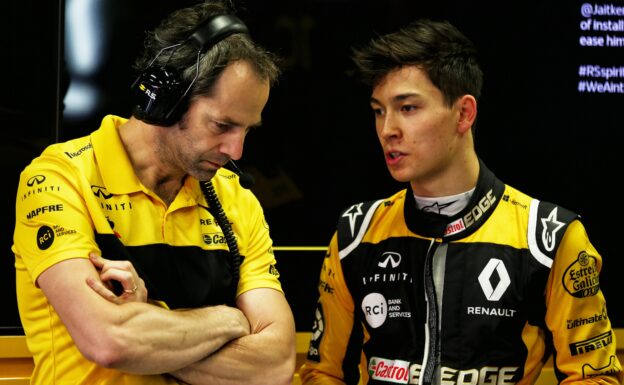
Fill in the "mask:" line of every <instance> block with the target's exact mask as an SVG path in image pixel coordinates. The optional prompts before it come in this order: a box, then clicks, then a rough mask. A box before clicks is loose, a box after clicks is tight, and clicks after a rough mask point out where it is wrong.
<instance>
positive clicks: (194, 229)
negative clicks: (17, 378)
mask: <svg viewBox="0 0 624 385" xmlns="http://www.w3.org/2000/svg"><path fill="white" fill-rule="evenodd" d="M138 66H139V69H140V70H141V71H142V73H141V75H140V76H139V78H137V81H136V82H135V83H134V84H133V89H134V91H135V93H136V95H137V106H136V108H135V111H134V113H133V116H132V117H131V118H129V119H127V120H126V119H122V118H120V117H116V116H106V117H105V118H104V120H103V122H102V126H101V127H100V128H99V129H98V130H96V131H94V132H93V133H92V134H91V135H89V136H87V137H83V138H79V139H75V140H71V141H68V142H66V143H60V144H55V145H52V146H50V147H48V148H47V149H46V150H45V151H44V152H43V153H42V154H41V156H40V157H38V158H36V159H35V160H33V162H32V163H31V164H30V165H29V166H28V167H26V169H25V170H24V171H23V172H22V175H21V179H20V184H19V191H18V195H17V210H16V211H17V221H16V222H17V223H16V228H15V238H14V245H13V251H14V253H15V258H16V263H15V266H16V272H17V295H18V303H19V310H20V316H21V320H22V323H23V326H24V331H25V334H26V338H27V342H28V346H29V349H30V350H31V352H32V353H33V356H34V360H35V369H34V372H33V374H32V380H31V381H32V382H31V383H32V384H90V385H91V384H122V383H123V384H175V383H178V381H180V383H190V384H205V383H219V384H240V383H245V384H269V383H270V384H289V383H290V382H291V380H292V374H293V371H294V362H295V361H294V359H295V350H294V332H295V330H294V321H293V317H292V313H291V311H290V308H289V306H288V303H287V301H286V299H285V297H284V295H283V292H282V290H281V286H280V283H279V280H278V276H279V274H278V273H277V270H276V268H275V258H274V256H273V252H272V242H271V239H270V236H269V228H268V226H267V224H266V222H265V220H264V216H263V213H262V209H261V207H260V205H259V203H258V201H257V199H256V198H255V197H254V195H253V194H252V193H251V192H250V191H249V190H246V189H244V188H242V187H241V186H240V185H239V181H238V177H237V176H236V174H234V173H232V172H230V171H228V170H226V169H224V168H223V166H224V165H225V164H226V163H228V162H229V161H231V160H236V159H239V158H240V157H241V155H242V151H243V142H244V139H245V135H246V134H247V132H248V131H249V129H251V128H252V127H255V126H258V125H259V124H260V122H261V112H262V110H263V108H264V106H265V104H266V103H267V100H268V97H269V89H270V86H271V84H272V83H273V82H274V81H275V79H276V77H277V75H278V72H279V71H278V69H277V67H276V64H275V61H274V59H273V56H272V55H270V54H269V53H267V52H266V51H264V50H263V49H262V48H261V47H259V46H257V45H256V44H255V43H253V42H252V41H251V39H250V38H249V36H248V35H247V34H246V27H245V25H244V24H243V23H242V22H241V21H240V20H239V19H238V18H236V17H235V16H234V15H232V14H231V13H230V11H229V9H228V8H226V7H225V6H224V5H222V4H220V3H217V2H207V3H203V4H198V5H196V6H194V7H190V8H186V9H182V10H179V11H177V12H174V13H173V14H172V15H170V17H168V18H167V19H166V20H164V21H163V23H162V24H161V26H160V27H158V28H157V29H156V30H155V31H154V32H153V33H152V34H150V35H149V36H148V39H147V41H146V52H145V54H144V55H143V58H142V59H141V60H140V61H139V65H138ZM200 181H201V182H200ZM116 286H117V287H116ZM148 292H149V300H147V297H148Z"/></svg>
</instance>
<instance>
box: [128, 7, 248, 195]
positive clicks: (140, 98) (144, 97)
mask: <svg viewBox="0 0 624 385" xmlns="http://www.w3.org/2000/svg"><path fill="white" fill-rule="evenodd" d="M235 33H244V34H249V30H248V29H247V26H246V25H245V23H243V22H242V20H241V19H239V18H238V17H236V16H234V15H231V14H223V15H216V16H212V17H209V18H208V19H206V20H205V21H204V22H202V23H201V24H200V25H199V26H198V27H197V28H196V29H195V30H194V31H193V33H192V34H191V35H190V36H189V37H187V38H186V39H185V40H184V41H182V42H180V43H177V44H173V45H170V46H168V47H165V48H163V49H161V50H160V51H158V54H156V57H154V58H153V59H152V61H151V62H150V63H149V65H148V66H147V68H146V69H145V70H144V71H143V72H142V73H141V74H139V76H138V77H137V78H136V80H135V81H134V82H133V83H132V85H131V86H130V89H131V91H132V94H133V97H134V100H135V101H134V109H133V115H134V116H135V117H137V118H138V119H140V120H142V121H144V122H145V123H149V124H155V125H158V126H171V125H174V124H175V123H177V122H178V121H179V120H180V119H181V118H182V115H183V114H184V112H185V111H186V108H187V107H188V99H189V97H190V94H189V93H190V90H191V87H193V84H194V83H195V81H196V80H197V77H198V76H199V61H200V59H201V55H202V54H203V53H205V52H206V51H207V50H208V49H210V48H211V47H212V46H214V45H215V44H217V43H218V42H220V41H221V40H223V39H225V38H226V37H228V36H230V35H232V34H235ZM187 43H190V44H192V45H193V46H194V47H195V48H196V49H197V60H196V63H195V76H194V77H193V80H191V81H190V82H185V81H183V80H182V76H181V74H180V73H178V72H177V71H176V70H175V69H173V68H170V67H167V66H166V65H153V64H154V62H156V59H158V57H159V56H160V55H161V54H162V53H163V52H164V51H167V50H170V49H176V48H178V47H180V46H182V45H184V44H187ZM229 163H230V168H231V169H232V171H234V172H235V173H237V174H238V175H239V182H240V184H241V186H243V187H244V188H247V189H248V188H250V187H251V186H253V184H254V182H255V181H254V178H253V176H251V175H250V174H248V173H246V172H243V171H241V170H240V169H239V168H238V167H237V166H236V164H235V163H234V162H233V161H230V162H229Z"/></svg>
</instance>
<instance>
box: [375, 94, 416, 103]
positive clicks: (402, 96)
mask: <svg viewBox="0 0 624 385" xmlns="http://www.w3.org/2000/svg"><path fill="white" fill-rule="evenodd" d="M418 96H420V94H419V93H417V92H407V93H404V94H398V95H395V96H393V97H392V100H391V101H392V102H400V101H403V100H405V99H409V98H411V97H418ZM370 103H375V104H381V103H380V102H379V100H377V99H375V98H374V97H371V98H370Z"/></svg>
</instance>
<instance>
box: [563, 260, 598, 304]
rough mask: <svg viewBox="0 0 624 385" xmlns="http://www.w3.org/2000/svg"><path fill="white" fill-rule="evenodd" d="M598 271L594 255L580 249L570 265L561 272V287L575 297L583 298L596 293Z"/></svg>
mask: <svg viewBox="0 0 624 385" xmlns="http://www.w3.org/2000/svg"><path fill="white" fill-rule="evenodd" d="M598 275H599V272H598V267H597V266H596V257H594V256H593V255H589V254H588V253H587V252H586V251H581V252H580V253H579V255H578V257H577V258H576V261H574V262H572V264H571V265H570V266H568V268H567V269H566V271H565V273H563V278H562V282H563V287H564V288H565V289H566V291H567V292H568V293H570V294H571V295H572V296H573V297H576V298H585V297H591V296H594V295H596V293H598V291H599V290H600V279H599V278H598Z"/></svg>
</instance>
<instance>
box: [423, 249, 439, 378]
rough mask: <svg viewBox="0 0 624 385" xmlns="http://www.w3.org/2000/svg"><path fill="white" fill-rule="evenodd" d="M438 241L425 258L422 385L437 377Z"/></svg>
mask: <svg viewBox="0 0 624 385" xmlns="http://www.w3.org/2000/svg"><path fill="white" fill-rule="evenodd" d="M435 244H436V240H435V239H431V243H430V244H429V250H428V251H427V257H426V258H425V269H424V270H425V271H424V286H425V287H424V292H425V301H426V304H427V323H426V324H425V336H426V343H425V355H424V357H423V364H422V367H423V371H422V375H421V377H420V381H419V384H420V385H431V384H432V383H433V380H434V377H435V371H436V367H437V366H438V359H439V338H438V307H437V303H436V292H435V285H434V277H433V256H434V254H435V251H436V249H437V247H436V245H435Z"/></svg>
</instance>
